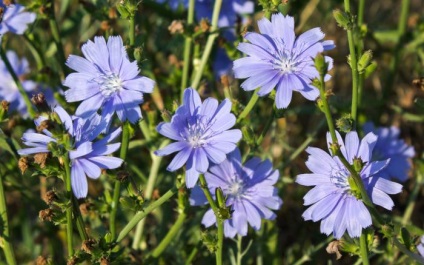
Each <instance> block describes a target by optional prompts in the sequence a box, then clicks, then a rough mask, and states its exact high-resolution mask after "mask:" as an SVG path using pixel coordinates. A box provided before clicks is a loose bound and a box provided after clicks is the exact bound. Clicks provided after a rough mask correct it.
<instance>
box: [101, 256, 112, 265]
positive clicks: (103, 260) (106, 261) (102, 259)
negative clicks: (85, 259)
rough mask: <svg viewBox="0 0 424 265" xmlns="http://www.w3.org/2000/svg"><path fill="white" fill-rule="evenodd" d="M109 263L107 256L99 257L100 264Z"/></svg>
mask: <svg viewBox="0 0 424 265" xmlns="http://www.w3.org/2000/svg"><path fill="white" fill-rule="evenodd" d="M109 264H110V262H109V260H108V259H107V258H105V257H102V258H101V259H100V265H109Z"/></svg>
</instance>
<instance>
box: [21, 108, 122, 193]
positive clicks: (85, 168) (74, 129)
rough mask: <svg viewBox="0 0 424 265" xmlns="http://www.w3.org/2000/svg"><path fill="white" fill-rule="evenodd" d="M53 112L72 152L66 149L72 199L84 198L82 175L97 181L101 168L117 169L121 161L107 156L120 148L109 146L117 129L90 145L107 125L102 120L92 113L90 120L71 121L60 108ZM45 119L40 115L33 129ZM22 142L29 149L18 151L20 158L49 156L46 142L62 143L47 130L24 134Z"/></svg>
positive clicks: (117, 145) (84, 187)
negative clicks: (70, 138)
mask: <svg viewBox="0 0 424 265" xmlns="http://www.w3.org/2000/svg"><path fill="white" fill-rule="evenodd" d="M54 112H55V113H56V114H57V115H58V116H59V118H60V120H61V122H62V124H63V126H64V127H65V129H66V132H67V133H68V134H69V135H70V136H71V137H72V142H73V145H72V149H71V150H68V151H69V159H70V161H71V185H72V191H73V192H74V194H75V197H77V198H84V197H86V196H87V193H88V183H87V178H86V176H87V177H89V178H91V179H97V178H99V177H100V175H101V170H102V169H114V168H118V167H120V166H121V164H122V162H123V160H122V159H120V158H116V157H111V156H108V155H110V154H112V153H113V152H115V151H116V150H118V149H119V147H120V145H121V144H120V143H114V144H110V142H111V141H113V140H114V139H116V138H117V137H118V136H119V135H120V133H121V128H118V129H116V130H115V131H114V132H112V133H110V134H109V135H106V136H104V137H103V138H102V139H100V140H98V141H96V142H94V140H95V139H96V138H97V137H98V136H99V134H100V133H101V132H102V131H104V129H105V128H106V126H107V122H105V121H102V119H101V117H100V116H98V115H97V114H94V115H93V116H92V117H90V119H81V118H78V117H75V119H74V120H72V118H71V117H70V116H69V114H68V113H67V112H66V111H65V110H64V109H63V108H62V107H55V108H54ZM45 120H47V118H46V117H43V116H40V117H39V118H38V119H36V120H35V124H36V126H37V127H38V126H40V125H41V123H42V122H43V121H45ZM22 141H23V143H24V144H25V145H27V146H30V148H25V149H21V150H19V151H18V153H19V154H20V155H30V154H36V153H49V152H50V150H49V148H48V144H49V143H50V142H55V143H57V144H63V140H62V138H61V137H59V138H58V136H56V135H53V134H52V133H51V132H50V131H48V130H47V129H44V130H43V134H41V133H32V132H27V133H24V135H23V137H22Z"/></svg>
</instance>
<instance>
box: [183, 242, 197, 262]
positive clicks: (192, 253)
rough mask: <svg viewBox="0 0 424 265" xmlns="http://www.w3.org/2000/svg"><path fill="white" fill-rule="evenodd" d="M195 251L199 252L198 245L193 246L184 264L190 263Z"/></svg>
mask: <svg viewBox="0 0 424 265" xmlns="http://www.w3.org/2000/svg"><path fill="white" fill-rule="evenodd" d="M197 252H199V247H198V246H195V247H194V248H193V250H192V251H191V252H190V255H189V256H188V258H187V260H186V261H185V265H191V264H192V261H193V259H194V257H195V256H196V254H197Z"/></svg>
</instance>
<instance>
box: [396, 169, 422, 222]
mask: <svg viewBox="0 0 424 265" xmlns="http://www.w3.org/2000/svg"><path fill="white" fill-rule="evenodd" d="M417 175H418V176H417V179H416V183H415V185H414V189H413V190H412V192H411V195H409V199H408V203H407V205H408V206H407V207H406V210H405V213H404V214H403V217H402V222H401V223H402V225H406V224H407V223H408V221H409V219H410V218H411V216H412V212H413V211H414V208H415V200H416V199H417V197H418V194H419V192H420V190H421V186H422V181H423V176H422V174H421V173H420V172H417Z"/></svg>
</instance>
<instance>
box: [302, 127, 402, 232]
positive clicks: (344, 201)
mask: <svg viewBox="0 0 424 265" xmlns="http://www.w3.org/2000/svg"><path fill="white" fill-rule="evenodd" d="M337 138H338V140H337V141H338V143H339V145H340V151H341V152H342V154H343V156H344V157H345V158H346V160H347V161H348V162H349V163H350V164H351V165H352V164H353V163H354V160H357V161H358V162H360V161H362V163H364V165H363V167H362V169H361V170H360V172H359V173H358V174H359V175H360V177H361V179H362V181H363V184H364V186H365V189H366V191H367V194H368V196H369V197H370V199H371V200H372V202H373V203H374V204H376V205H380V206H382V207H384V208H386V209H388V210H391V209H392V208H393V206H394V203H393V201H392V199H391V198H390V197H389V196H388V195H387V194H397V193H399V192H401V190H402V185H400V184H398V183H395V182H392V181H389V180H387V179H384V178H381V177H379V172H380V171H381V170H382V169H384V168H385V167H386V166H387V164H388V163H389V159H387V160H383V161H372V160H371V154H372V151H373V148H374V146H375V144H376V142H377V137H376V136H375V134H373V133H369V134H367V135H366V136H365V137H364V138H363V139H362V141H360V140H359V138H358V134H357V133H356V132H355V131H352V132H349V133H348V134H347V135H346V139H345V140H346V141H345V143H343V140H342V139H341V137H340V135H339V134H338V133H337ZM331 142H332V141H331V138H330V135H329V133H327V143H328V146H330V144H331ZM306 152H307V153H308V154H309V157H308V161H307V162H306V166H307V167H308V168H309V170H311V171H312V173H310V174H301V175H298V176H297V178H296V182H297V183H299V184H301V185H304V186H315V187H314V188H313V189H312V190H310V191H309V192H308V193H307V194H306V195H305V197H304V198H303V200H304V205H311V206H310V207H309V208H308V209H307V210H306V211H305V212H304V213H303V218H304V219H305V220H312V221H314V222H316V221H319V220H322V221H321V232H322V233H325V234H327V235H329V234H331V233H333V235H334V237H335V238H337V239H340V238H341V237H342V236H343V234H344V233H345V231H346V230H347V231H348V234H349V236H350V237H359V236H360V235H361V232H362V228H366V227H368V226H370V225H371V224H372V221H371V215H370V213H369V211H368V209H367V208H366V207H365V205H364V203H363V201H362V200H361V199H360V195H359V194H358V190H357V188H353V187H352V186H351V185H350V183H349V179H350V178H352V177H351V176H350V173H349V171H348V169H347V168H346V167H345V166H344V165H343V164H342V162H341V161H340V159H339V158H338V157H336V156H334V157H331V156H330V155H329V154H328V153H326V152H325V151H323V150H321V149H319V148H314V147H308V148H307V149H306ZM351 182H352V181H351Z"/></svg>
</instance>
